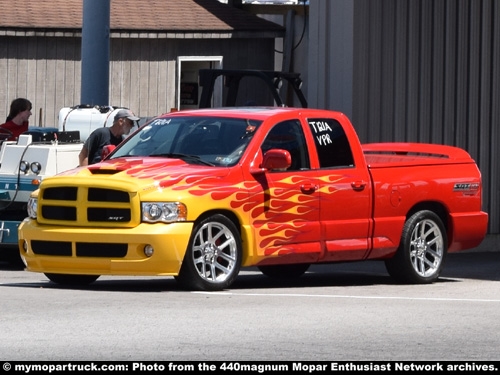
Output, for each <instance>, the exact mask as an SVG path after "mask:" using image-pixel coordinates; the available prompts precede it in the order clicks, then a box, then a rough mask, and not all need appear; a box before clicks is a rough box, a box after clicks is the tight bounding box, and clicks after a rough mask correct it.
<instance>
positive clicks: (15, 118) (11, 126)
mask: <svg viewBox="0 0 500 375" xmlns="http://www.w3.org/2000/svg"><path fill="white" fill-rule="evenodd" d="M31 108H32V106H31V102H30V101H29V100H28V99H24V98H17V99H14V100H13V101H12V103H10V111H9V115H8V116H7V120H6V122H5V123H3V124H2V125H0V139H2V140H7V141H17V139H18V138H19V136H20V135H21V134H22V133H24V132H25V131H27V130H28V126H29V118H30V116H31ZM2 129H4V130H3V131H2Z"/></svg>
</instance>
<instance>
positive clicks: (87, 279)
mask: <svg viewBox="0 0 500 375" xmlns="http://www.w3.org/2000/svg"><path fill="white" fill-rule="evenodd" d="M45 276H46V277H47V278H48V279H49V280H50V281H52V282H54V283H56V284H60V285H74V286H76V285H80V286H83V285H88V284H92V283H93V282H94V281H96V280H97V279H98V278H99V275H66V274H62V273H46V274H45Z"/></svg>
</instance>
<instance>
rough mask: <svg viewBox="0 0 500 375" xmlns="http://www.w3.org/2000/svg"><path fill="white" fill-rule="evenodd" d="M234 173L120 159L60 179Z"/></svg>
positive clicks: (160, 160)
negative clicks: (70, 177) (69, 177)
mask: <svg viewBox="0 0 500 375" xmlns="http://www.w3.org/2000/svg"><path fill="white" fill-rule="evenodd" d="M229 173H230V168H227V167H212V166H209V165H202V164H191V163H186V162H184V161H182V160H180V159H174V158H163V157H162V158H160V157H147V158H145V157H141V158H119V159H113V160H107V161H104V162H101V163H98V164H93V165H89V166H85V167H79V168H75V169H72V170H69V171H66V172H63V173H60V174H59V175H58V176H79V177H91V176H101V177H104V176H107V177H106V178H110V179H113V180H115V179H116V180H121V179H127V180H129V179H130V178H131V177H132V178H137V179H141V180H146V179H151V180H154V181H159V180H163V179H171V178H172V177H173V176H176V177H177V178H178V177H180V176H188V175H189V176H192V175H196V176H207V175H210V176H212V177H218V178H221V177H225V176H227V175H228V174H229Z"/></svg>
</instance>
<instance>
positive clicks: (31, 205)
mask: <svg viewBox="0 0 500 375" xmlns="http://www.w3.org/2000/svg"><path fill="white" fill-rule="evenodd" d="M37 207H38V198H32V197H30V198H29V199H28V204H27V206H26V209H27V211H28V216H29V217H30V218H31V219H36V209H37Z"/></svg>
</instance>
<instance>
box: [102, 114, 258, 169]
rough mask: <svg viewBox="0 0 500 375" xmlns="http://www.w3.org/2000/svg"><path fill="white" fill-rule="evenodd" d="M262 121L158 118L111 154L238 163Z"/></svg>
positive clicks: (114, 155) (229, 163) (215, 163)
mask: <svg viewBox="0 0 500 375" xmlns="http://www.w3.org/2000/svg"><path fill="white" fill-rule="evenodd" d="M260 123H261V122H260V121H255V120H245V119H235V118H219V117H172V118H158V119H155V120H153V121H152V122H150V123H149V124H146V125H144V126H143V127H142V128H141V129H140V130H139V131H138V132H137V133H135V134H133V135H131V136H130V137H128V138H127V139H126V141H125V142H124V143H123V144H122V145H121V146H120V148H119V149H117V150H116V152H115V153H114V154H113V155H112V156H111V157H110V159H116V158H120V157H125V156H150V157H155V156H157V157H170V158H178V159H183V160H185V161H186V162H188V163H198V164H207V165H214V166H232V165H235V164H236V163H238V161H239V160H240V158H241V155H242V154H243V152H244V151H245V149H246V147H247V145H248V143H249V142H250V140H251V139H252V136H253V134H254V132H255V130H256V129H257V128H258V126H259V125H260Z"/></svg>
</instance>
